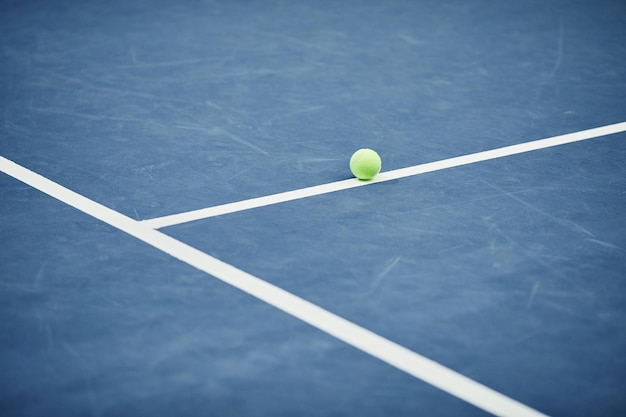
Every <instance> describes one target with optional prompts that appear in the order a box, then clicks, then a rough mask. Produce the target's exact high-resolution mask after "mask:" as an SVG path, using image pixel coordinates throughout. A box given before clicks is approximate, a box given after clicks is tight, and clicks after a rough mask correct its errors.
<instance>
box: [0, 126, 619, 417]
mask: <svg viewBox="0 0 626 417" xmlns="http://www.w3.org/2000/svg"><path fill="white" fill-rule="evenodd" d="M624 131H626V122H623V123H617V124H614V125H608V126H604V127H599V128H596V129H589V130H585V131H581V132H576V133H571V134H567V135H561V136H555V137H553V138H547V139H542V140H538V141H532V142H526V143H523V144H519V145H513V146H508V147H504V148H498V149H494V150H490V151H484V152H478V153H475V154H470V155H465V156H460V157H455V158H450V159H445V160H442V161H437V162H432V163H428V164H422V165H416V166H413V167H408V168H403V169H399V170H395V171H388V172H385V173H382V174H380V177H379V178H378V179H376V180H375V181H371V182H360V181H358V180H345V181H339V182H335V183H330V184H324V185H320V186H316V187H309V188H305V189H302V190H295V191H290V192H287V193H280V194H275V195H272V196H266V197H260V198H257V199H251V200H245V201H242V202H238V203H231V204H227V205H224V206H217V207H213V208H209V209H204V210H203V211H201V213H198V212H190V213H194V214H193V215H192V216H190V215H189V214H188V213H183V214H185V216H186V217H185V216H183V217H178V218H176V219H177V222H174V223H171V220H172V216H166V217H164V218H159V219H152V220H146V221H137V220H134V219H132V218H130V217H128V216H125V215H123V214H121V213H119V212H117V211H115V210H112V209H110V208H108V207H106V206H104V205H102V204H100V203H97V202H95V201H93V200H90V199H88V198H87V197H85V196H83V195H80V194H78V193H76V192H74V191H72V190H70V189H68V188H66V187H63V186H62V185H60V184H57V183H55V182H53V181H51V180H49V179H47V178H45V177H43V176H41V175H39V174H37V173H35V172H33V171H31V170H29V169H27V168H25V167H23V166H21V165H19V164H16V163H15V162H13V161H10V160H9V159H7V158H4V157H2V156H0V171H2V172H4V173H5V174H7V175H9V176H11V177H13V178H15V179H17V180H19V181H21V182H23V183H25V184H28V185H30V186H31V187H33V188H35V189H37V190H39V191H41V192H43V193H45V194H47V195H49V196H51V197H53V198H55V199H57V200H59V201H62V202H64V203H66V204H68V205H70V206H72V207H74V208H76V209H78V210H80V211H82V212H84V213H86V214H88V215H90V216H92V217H94V218H96V219H98V220H100V221H102V222H105V223H107V224H109V225H111V226H113V227H115V228H117V229H118V230H120V231H123V232H125V233H127V234H129V235H131V236H133V237H135V238H137V239H139V240H141V241H143V242H145V243H147V244H148V245H150V246H152V247H154V248H156V249H159V250H161V251H162V252H165V253H167V254H169V255H170V256H173V257H175V258H177V259H179V260H181V261H182V262H184V263H187V264H188V265H191V266H193V267H195V268H197V269H199V270H201V271H204V272H206V273H207V274H209V275H212V276H214V277H215V278H218V279H220V280H222V281H223V282H225V283H227V284H229V285H231V286H233V287H235V288H238V289H240V290H241V291H244V292H246V293H248V294H250V295H252V296H254V297H256V298H258V299H259V300H262V301H264V302H266V303H268V304H270V305H272V306H274V307H276V308H278V309H280V310H282V311H283V312H285V313H287V314H290V315H292V316H294V317H296V318H298V319H300V320H302V321H304V322H306V323H308V324H310V325H311V326H314V327H316V328H318V329H320V330H322V331H324V332H326V333H327V334H329V335H332V336H334V337H336V338H337V339H339V340H342V341H344V342H345V343H347V344H350V345H352V346H353V347H355V348H357V349H359V350H361V351H363V352H366V353H368V354H370V355H371V356H373V357H376V358H378V359H380V360H382V361H384V362H386V363H388V364H389V365H392V366H394V367H396V368H398V369H400V370H402V371H404V372H406V373H408V374H410V375H412V376H414V377H416V378H418V379H421V380H422V381H424V382H427V383H429V384H431V385H433V386H435V387H437V388H439V389H441V390H443V391H445V392H448V393H449V394H451V395H453V396H455V397H457V398H460V399H462V400H464V401H466V402H468V403H470V404H472V405H474V406H476V407H478V408H481V409H483V410H485V411H487V412H489V413H492V414H494V415H498V416H506V417H508V416H511V417H513V416H519V417H539V416H544V414H542V413H541V412H539V411H537V410H535V409H533V408H531V407H528V406H527V405H525V404H522V403H520V402H518V401H516V400H514V399H512V398H510V397H508V396H506V395H504V394H502V393H499V392H497V391H495V390H493V389H491V388H489V387H487V386H485V385H483V384H481V383H479V382H477V381H474V380H472V379H470V378H468V377H466V376H464V375H462V374H460V373H458V372H456V371H453V370H452V369H449V368H447V367H445V366H443V365H441V364H439V363H437V362H434V361H432V360H431V359H428V358H426V357H424V356H422V355H420V354H418V353H416V352H413V351H411V350H409V349H407V348H405V347H403V346H401V345H399V344H397V343H395V342H393V341H390V340H388V339H385V338H384V337H382V336H380V335H378V334H376V333H373V332H371V331H370V330H367V329H365V328H363V327H361V326H359V325H357V324H355V323H352V322H350V321H348V320H346V319H344V318H342V317H340V316H338V315H336V314H334V313H332V312H330V311H327V310H325V309H323V308H321V307H319V306H317V305H315V304H313V303H311V302H309V301H306V300H304V299H302V298H300V297H298V296H296V295H294V294H291V293H289V292H287V291H285V290H283V289H282V288H279V287H277V286H275V285H272V284H270V283H268V282H266V281H264V280H262V279H260V278H258V277H256V276H254V275H251V274H249V273H247V272H245V271H242V270H240V269H238V268H236V267H234V266H232V265H230V264H227V263H225V262H223V261H221V260H219V259H217V258H214V257H212V256H210V255H208V254H206V253H204V252H202V251H200V250H198V249H196V248H194V247H192V246H190V245H188V244H185V243H183V242H181V241H179V240H177V239H174V238H172V237H170V236H168V235H166V234H164V233H162V232H160V231H159V230H157V229H158V228H159V227H165V226H166V225H170V224H178V223H181V221H180V220H181V219H182V220H184V219H189V218H191V220H194V219H197V218H195V216H197V215H198V214H201V215H202V216H201V217H200V218H206V217H210V216H215V215H219V214H225V213H230V212H234V211H240V210H246V209H250V208H254V207H262V206H265V205H268V204H276V203H279V202H285V201H291V200H294V199H298V198H306V197H310V196H313V195H319V194H324V193H329V192H334V191H339V190H344V189H349V188H354V187H358V186H363V185H368V184H372V183H379V182H382V181H389V180H392V179H398V178H403V177H408V176H412V175H418V174H421V173H425V172H432V171H436V170H441V169H445V168H451V167H456V166H461V165H466V164H470V163H474V162H479V161H485V160H489V159H494V158H499V157H503V156H508V155H515V154H518V153H522V152H528V151H532V150H538V149H543V148H546V147H550V146H557V145H561V144H565V143H571V142H575V141H579V140H585V139H591V138H594V137H599V136H605V135H609V134H613V133H619V132H624ZM207 213H208V214H209V215H210V216H207ZM215 213H218V214H215ZM174 216H181V215H180V214H179V215H174ZM163 219H168V221H163ZM157 220H159V221H157ZM191 220H185V221H191Z"/></svg>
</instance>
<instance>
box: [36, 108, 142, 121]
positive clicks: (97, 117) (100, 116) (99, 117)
mask: <svg viewBox="0 0 626 417" xmlns="http://www.w3.org/2000/svg"><path fill="white" fill-rule="evenodd" d="M32 110H34V111H38V112H40V113H50V114H59V115H62V116H70V117H78V118H82V119H89V120H115V121H118V122H138V123H146V121H145V120H142V119H134V118H130V117H117V116H106V115H103V114H90V113H81V112H75V111H65V110H60V109H43V108H38V107H35V108H33V109H32Z"/></svg>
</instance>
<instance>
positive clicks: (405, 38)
mask: <svg viewBox="0 0 626 417" xmlns="http://www.w3.org/2000/svg"><path fill="white" fill-rule="evenodd" d="M398 37H399V38H400V39H402V40H403V41H405V42H406V43H409V44H411V45H415V46H421V45H422V44H423V42H421V41H418V40H417V39H415V38H413V37H411V36H409V35H405V34H403V33H398Z"/></svg>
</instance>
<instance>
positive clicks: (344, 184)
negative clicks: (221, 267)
mask: <svg viewBox="0 0 626 417" xmlns="http://www.w3.org/2000/svg"><path fill="white" fill-rule="evenodd" d="M624 131H626V122H622V123H616V124H612V125H607V126H602V127H597V128H594V129H589V130H583V131H580V132H575V133H568V134H566V135H560V136H554V137H550V138H546V139H539V140H535V141H532V142H525V143H520V144H518V145H512V146H505V147H503V148H497V149H492V150H488V151H483V152H477V153H472V154H469V155H463V156H457V157H455V158H449V159H443V160H441V161H436V162H429V163H427V164H421V165H415V166H412V167H408V168H401V169H396V170H393V171H387V172H382V173H380V174H379V175H378V176H377V177H376V178H375V179H374V180H372V181H359V180H357V179H356V178H351V179H348V180H343V181H337V182H331V183H327V184H322V185H316V186H313V187H307V188H302V189H299V190H293V191H287V192H284V193H278V194H272V195H267V196H264V197H257V198H251V199H249V200H242V201H237V202H234V203H228V204H222V205H219V206H214V207H208V208H203V209H199V210H193V211H187V212H184V213H178V214H172V215H168V216H163V217H156V218H153V219H148V220H144V221H143V223H144V224H145V225H147V226H149V227H152V228H153V229H160V228H162V227H167V226H174V225H177V224H181V223H187V222H191V221H194V220H200V219H206V218H209V217H215V216H220V215H224V214H229V213H235V212H237V211H243V210H249V209H252V208H257V207H263V206H268V205H271V204H278V203H284V202H287V201H292V200H298V199H301V198H307V197H312V196H316V195H320V194H327V193H332V192H335V191H340V190H347V189H349V188H354V187H361V186H365V185H370V184H377V183H380V182H384V181H391V180H396V179H399V178H404V177H410V176H413V175H419V174H424V173H427V172H433V171H439V170H442V169H446V168H453V167H459V166H462V165H468V164H473V163H475V162H481V161H487V160H490V159H496V158H502V157H505V156H511V155H516V154H520V153H524V152H530V151H536V150H539V149H545V148H550V147H553V146H558V145H564V144H567V143H572V142H578V141H581V140H586V139H593V138H597V137H600V136H606V135H611V134H614V133H619V132H624Z"/></svg>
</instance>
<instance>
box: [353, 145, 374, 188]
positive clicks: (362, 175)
mask: <svg viewBox="0 0 626 417" xmlns="http://www.w3.org/2000/svg"><path fill="white" fill-rule="evenodd" d="M381 165H382V162H381V160H380V156H378V154H377V153H376V151H373V150H371V149H359V150H358V151H356V152H355V153H353V154H352V157H351V158H350V171H352V173H353V174H354V176H355V177H357V178H358V179H360V180H363V181H369V180H371V179H372V178H374V177H375V176H376V175H378V173H379V172H380V168H381Z"/></svg>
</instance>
